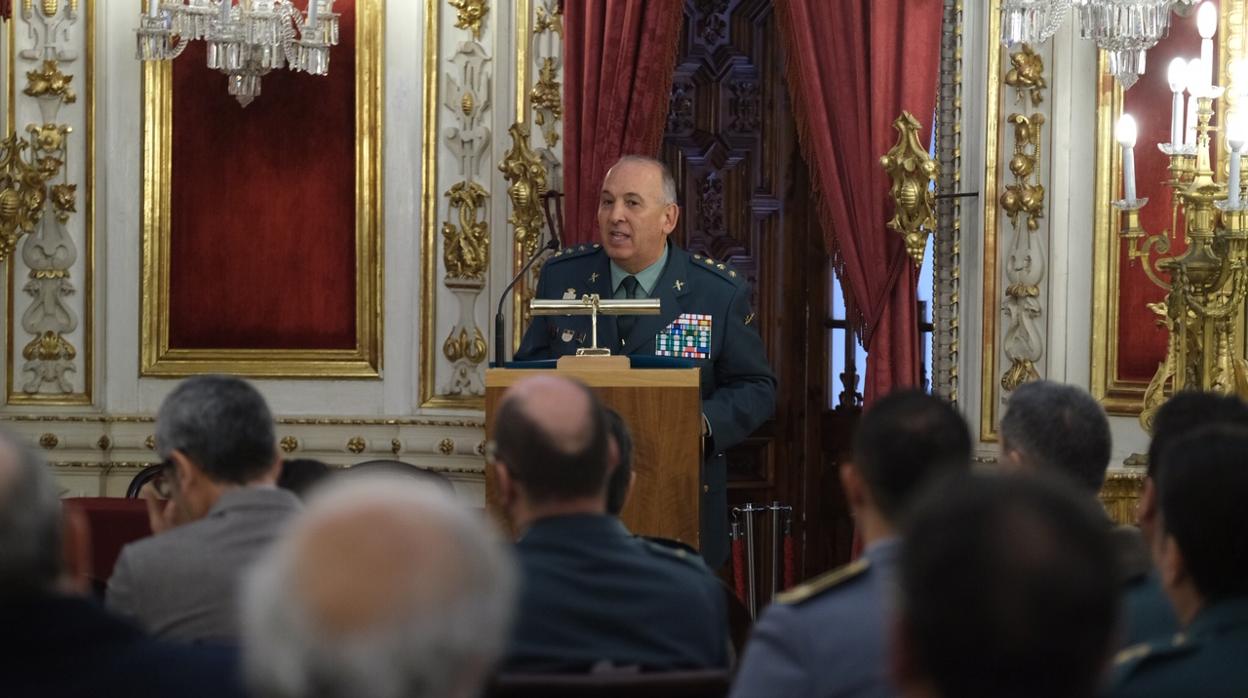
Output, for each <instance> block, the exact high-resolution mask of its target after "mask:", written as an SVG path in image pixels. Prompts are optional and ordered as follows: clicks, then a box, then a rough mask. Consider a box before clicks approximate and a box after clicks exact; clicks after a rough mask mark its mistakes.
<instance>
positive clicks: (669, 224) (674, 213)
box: [663, 202, 680, 235]
mask: <svg viewBox="0 0 1248 698" xmlns="http://www.w3.org/2000/svg"><path fill="white" fill-rule="evenodd" d="M678 220H680V206H678V205H677V204H676V203H674V202H673V203H670V204H668V205H667V206H666V207H664V209H663V234H664V235H666V234H668V233H670V232H672V231H673V230H675V229H676V221H678Z"/></svg>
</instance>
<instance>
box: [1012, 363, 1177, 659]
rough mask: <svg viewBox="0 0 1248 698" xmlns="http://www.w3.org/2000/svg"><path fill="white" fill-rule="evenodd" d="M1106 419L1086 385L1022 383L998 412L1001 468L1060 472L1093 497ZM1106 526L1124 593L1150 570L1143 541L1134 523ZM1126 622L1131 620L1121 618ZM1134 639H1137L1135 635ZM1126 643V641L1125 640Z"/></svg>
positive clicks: (1100, 478) (1106, 437)
mask: <svg viewBox="0 0 1248 698" xmlns="http://www.w3.org/2000/svg"><path fill="white" fill-rule="evenodd" d="M1111 443H1112V441H1111V436H1110V433H1109V419H1108V418H1107V417H1106V416H1105V410H1103V409H1101V405H1100V403H1098V402H1097V401H1096V399H1095V398H1093V397H1092V396H1091V395H1089V394H1088V392H1087V391H1086V390H1083V389H1082V388H1079V387H1076V386H1073V385H1063V384H1061V383H1054V382H1052V381H1043V380H1041V381H1032V382H1029V383H1024V384H1022V385H1021V386H1019V387H1018V389H1017V390H1015V391H1014V393H1013V394H1011V395H1010V400H1009V403H1008V404H1007V405H1006V409H1005V415H1004V416H1003V417H1001V457H1002V463H1003V464H1004V465H1005V466H1006V467H1013V468H1017V469H1020V470H1032V471H1044V472H1051V473H1059V474H1061V475H1063V476H1066V477H1069V478H1070V479H1071V481H1072V482H1074V483H1075V484H1076V485H1077V486H1078V487H1080V488H1081V489H1083V490H1084V491H1085V492H1087V493H1088V496H1090V497H1092V498H1096V497H1097V496H1098V495H1099V494H1100V491H1101V485H1102V484H1103V483H1104V481H1105V471H1106V470H1108V469H1109V458H1110V450H1111ZM1105 521H1106V525H1110V526H1112V528H1111V531H1110V536H1111V539H1112V540H1113V543H1114V552H1115V556H1116V558H1117V560H1118V570H1119V572H1118V573H1119V577H1118V579H1119V581H1120V582H1121V583H1122V585H1123V590H1124V597H1125V598H1127V599H1128V601H1127V603H1130V598H1131V597H1132V595H1133V594H1138V592H1137V591H1136V590H1138V589H1140V588H1142V587H1144V586H1147V584H1148V576H1149V574H1150V573H1151V572H1152V570H1153V561H1152V557H1151V556H1150V555H1149V550H1148V544H1147V543H1146V542H1145V540H1144V536H1143V535H1142V534H1141V532H1140V529H1138V528H1136V527H1135V526H1129V525H1124V526H1113V525H1112V523H1111V522H1110V520H1109V518H1108V517H1106V518H1105ZM1124 620H1125V621H1126V623H1127V624H1128V626H1129V625H1130V623H1131V621H1132V619H1131V617H1130V616H1129V615H1128V616H1127V617H1126V618H1125V619H1124ZM1152 625H1153V623H1151V622H1149V623H1145V624H1144V626H1145V627H1141V628H1131V627H1128V629H1127V631H1126V632H1125V633H1124V637H1127V636H1130V637H1134V636H1136V635H1137V634H1139V633H1142V632H1153V628H1152ZM1137 641H1138V640H1137ZM1124 644H1126V643H1124Z"/></svg>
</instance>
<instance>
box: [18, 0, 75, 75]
mask: <svg viewBox="0 0 1248 698" xmlns="http://www.w3.org/2000/svg"><path fill="white" fill-rule="evenodd" d="M21 16H22V20H23V21H24V22H25V23H26V35H27V38H29V39H30V40H31V42H32V43H31V45H30V46H29V47H28V48H24V49H22V50H21V51H20V52H19V53H18V55H19V56H20V57H21V58H23V59H25V60H28V61H37V60H58V61H72V60H75V59H76V58H77V57H78V52H77V51H76V50H74V47H73V46H72V45H70V43H69V40H70V32H69V28H70V27H71V26H72V25H74V24H75V23H77V21H78V0H70V1H69V2H61V1H60V0H39V2H38V3H35V2H33V1H32V0H22V4H21ZM87 43H88V46H89V45H90V40H89V39H88V41H87ZM10 55H11V54H10Z"/></svg>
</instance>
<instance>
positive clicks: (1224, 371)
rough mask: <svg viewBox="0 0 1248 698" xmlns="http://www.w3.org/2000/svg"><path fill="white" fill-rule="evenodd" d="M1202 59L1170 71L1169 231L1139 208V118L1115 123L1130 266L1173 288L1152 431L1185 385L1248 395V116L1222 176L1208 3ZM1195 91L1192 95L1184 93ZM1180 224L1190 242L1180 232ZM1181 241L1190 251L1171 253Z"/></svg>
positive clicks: (1148, 409) (1147, 415)
mask: <svg viewBox="0 0 1248 698" xmlns="http://www.w3.org/2000/svg"><path fill="white" fill-rule="evenodd" d="M1197 22H1198V24H1199V26H1200V34H1201V37H1202V41H1201V58H1193V59H1192V60H1191V61H1190V62H1188V61H1184V60H1183V59H1182V58H1176V59H1174V60H1173V61H1172V62H1171V64H1170V66H1169V70H1168V73H1167V78H1168V81H1169V83H1170V89H1171V92H1172V93H1173V96H1174V98H1173V100H1172V103H1171V118H1170V142H1169V143H1161V144H1158V148H1159V149H1160V150H1161V152H1163V153H1164V154H1165V155H1166V156H1167V157H1168V158H1169V160H1170V166H1169V170H1168V171H1169V173H1170V179H1169V180H1167V181H1166V182H1165V185H1166V187H1167V188H1168V189H1169V190H1170V209H1171V212H1170V213H1171V215H1170V222H1171V225H1170V228H1169V230H1167V231H1162V232H1160V233H1156V234H1149V233H1148V232H1147V231H1145V230H1144V229H1143V227H1142V226H1141V225H1140V210H1141V209H1142V208H1143V207H1144V206H1145V205H1146V204H1148V199H1147V198H1139V197H1138V196H1137V193H1136V187H1135V151H1134V149H1135V145H1136V136H1137V129H1136V124H1135V119H1134V118H1132V116H1131V115H1130V114H1123V115H1122V117H1121V118H1120V119H1119V121H1118V124H1117V128H1116V138H1117V141H1118V144H1119V145H1120V146H1121V147H1122V176H1123V197H1122V199H1120V200H1118V201H1115V202H1113V206H1114V207H1115V208H1116V209H1118V211H1120V215H1122V216H1123V218H1124V220H1123V225H1122V227H1121V237H1122V240H1123V242H1124V244H1125V246H1126V250H1127V259H1128V261H1129V264H1130V265H1131V266H1133V267H1134V266H1135V264H1136V263H1137V262H1138V263H1140V266H1141V267H1142V268H1143V271H1144V273H1145V275H1146V276H1147V277H1148V278H1149V280H1150V281H1152V282H1153V283H1154V284H1156V285H1157V286H1158V287H1160V288H1161V289H1163V290H1164V291H1165V292H1166V297H1165V300H1164V301H1163V302H1161V303H1157V304H1150V305H1149V309H1150V310H1152V311H1153V312H1154V313H1156V314H1157V316H1158V321H1159V323H1160V324H1161V325H1163V326H1164V327H1165V328H1166V329H1167V330H1168V332H1169V338H1168V341H1167V345H1166V358H1165V361H1164V362H1162V363H1161V364H1160V365H1159V366H1158V367H1157V372H1156V374H1154V376H1153V379H1152V380H1151V381H1150V382H1149V385H1148V388H1147V389H1146V390H1145V393H1144V404H1143V410H1142V411H1141V413H1140V423H1141V424H1142V425H1143V426H1144V428H1145V429H1146V430H1148V431H1151V430H1152V418H1153V415H1154V414H1155V412H1156V411H1157V408H1159V407H1160V406H1161V404H1162V403H1163V402H1165V400H1166V399H1167V398H1168V397H1169V396H1170V395H1172V394H1174V393H1175V392H1178V391H1180V390H1183V389H1194V390H1203V391H1212V392H1217V393H1222V394H1238V395H1241V396H1248V361H1245V360H1244V359H1243V358H1240V357H1237V356H1236V354H1235V351H1234V349H1233V347H1234V346H1235V344H1236V333H1237V331H1238V330H1237V327H1238V324H1239V323H1238V320H1239V319H1241V317H1242V315H1243V308H1244V299H1245V297H1246V296H1248V205H1245V202H1246V201H1248V199H1246V198H1245V192H1244V190H1243V178H1242V176H1241V172H1242V167H1241V165H1242V163H1241V158H1242V157H1243V150H1244V146H1245V143H1246V142H1248V122H1246V121H1245V118H1244V115H1243V114H1237V113H1235V112H1234V111H1232V112H1231V113H1229V114H1224V115H1223V116H1222V120H1223V122H1224V123H1223V124H1222V127H1223V128H1225V130H1226V143H1227V149H1228V151H1229V152H1227V153H1225V157H1226V158H1227V162H1226V165H1227V167H1226V173H1227V176H1226V177H1225V179H1224V180H1223V181H1219V179H1218V177H1217V176H1216V174H1215V171H1214V168H1213V158H1212V154H1211V152H1210V148H1211V143H1212V139H1211V138H1210V133H1211V132H1212V131H1215V130H1217V129H1216V128H1214V127H1212V126H1211V125H1210V122H1211V121H1212V119H1213V115H1214V109H1213V103H1214V102H1215V101H1216V100H1217V99H1219V98H1220V97H1221V96H1222V94H1223V92H1224V88H1222V87H1219V86H1217V85H1215V84H1213V75H1214V73H1213V35H1214V33H1215V32H1216V29H1217V9H1216V8H1215V7H1214V6H1213V4H1212V3H1209V2H1206V3H1204V4H1203V5H1202V6H1201V7H1200V10H1199V14H1198V17H1197ZM1232 68H1234V69H1233V70H1230V71H1229V72H1230V73H1231V74H1232V76H1233V80H1232V84H1231V89H1235V90H1242V89H1243V87H1244V86H1243V85H1242V84H1238V80H1239V79H1240V76H1238V75H1236V74H1237V73H1241V72H1242V70H1239V68H1240V66H1238V65H1235V66H1232ZM1185 92H1186V93H1187V95H1186V99H1185V98H1184V93H1185ZM1180 230H1181V236H1182V237H1181V238H1180V237H1179V236H1180V232H1179V231H1180ZM1179 239H1182V241H1183V242H1184V243H1185V245H1186V248H1185V249H1184V250H1183V251H1182V252H1181V253H1179V254H1174V255H1172V254H1171V247H1172V245H1173V244H1174V243H1175V242H1177V241H1178V240H1179Z"/></svg>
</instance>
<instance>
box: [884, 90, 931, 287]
mask: <svg viewBox="0 0 1248 698" xmlns="http://www.w3.org/2000/svg"><path fill="white" fill-rule="evenodd" d="M893 128H894V129H896V130H897V143H896V144H895V145H893V147H892V149H891V150H889V151H888V153H887V154H886V155H884V156H883V157H881V158H880V166H882V167H883V168H884V171H885V172H887V173H888V176H889V178H891V179H892V180H893V184H892V187H890V188H889V192H888V193H889V196H891V197H892V199H893V217H892V219H891V220H890V221H889V222H888V227H889V228H890V229H892V230H894V231H896V232H897V233H899V234H900V235H901V236H902V238H903V239H904V240H905V244H906V253H907V254H909V255H910V259H912V260H914V265H915V266H916V267H921V266H923V252H924V250H926V249H927V236H928V235H931V233H932V231H933V230H935V229H936V215H935V207H936V197H935V195H934V194H933V193H932V185H933V184H934V183H935V182H936V170H937V165H936V161H935V160H933V159H932V158H931V156H929V155H928V151H927V149H925V148H924V147H923V144H922V143H920V142H919V129H920V128H921V126H920V124H919V120H918V119H916V118H914V115H913V114H911V113H910V112H908V111H903V112H902V113H901V115H900V116H898V117H897V119H896V120H894V121H893Z"/></svg>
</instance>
